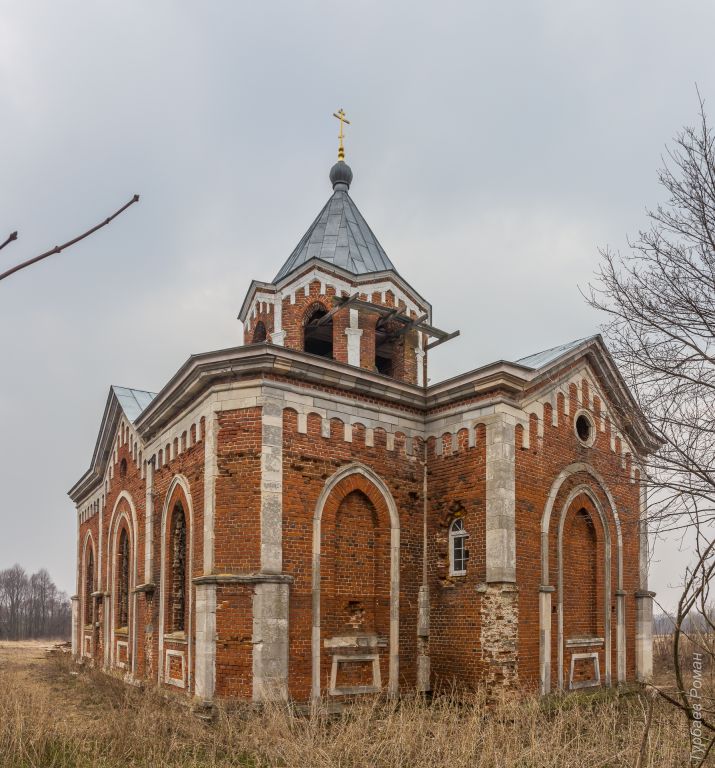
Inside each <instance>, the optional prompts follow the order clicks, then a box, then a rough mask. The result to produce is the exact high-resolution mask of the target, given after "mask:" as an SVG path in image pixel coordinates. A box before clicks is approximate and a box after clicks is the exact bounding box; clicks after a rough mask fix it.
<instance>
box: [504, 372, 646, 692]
mask: <svg viewBox="0 0 715 768" xmlns="http://www.w3.org/2000/svg"><path fill="white" fill-rule="evenodd" d="M569 400H570V403H569V412H570V415H565V414H564V412H563V411H564V398H563V396H562V395H559V396H558V398H557V407H558V409H559V416H558V425H557V426H554V425H553V423H552V409H551V406H549V405H548V404H547V405H546V406H545V407H544V425H543V430H544V434H543V438H540V437H539V436H538V421H537V419H536V417H535V416H532V420H531V424H530V435H529V447H528V448H526V447H525V445H524V443H523V442H522V431H521V428H520V427H517V436H516V547H517V558H516V561H517V582H518V587H519V678H520V680H521V682H522V683H526V684H529V685H536V684H537V683H538V679H539V633H538V632H537V631H535V627H538V626H539V602H538V599H539V585H540V583H541V552H540V540H541V520H542V515H543V512H544V508H545V506H546V501H547V498H548V495H549V492H550V490H551V486H552V484H553V483H554V481H555V480H556V478H557V477H558V476H559V474H560V472H561V471H562V470H563V469H564V468H565V467H567V466H568V465H570V464H573V463H576V462H583V463H586V464H588V465H590V466H591V467H593V469H594V470H595V471H596V472H597V473H598V474H599V475H600V476H601V478H603V480H604V482H605V484H606V485H607V487H608V489H609V490H610V492H611V493H612V495H613V497H614V499H615V503H616V506H617V510H618V514H619V517H620V522H621V532H622V537H623V588H624V590H625V591H626V597H625V614H626V650H627V661H626V672H627V677H628V679H632V678H633V677H634V676H635V591H636V590H637V589H638V572H639V565H638V564H639V538H638V514H639V485H638V483H634V482H631V479H630V459H628V460H627V461H626V462H625V464H626V466H625V467H623V466H622V464H621V456H620V454H619V451H620V445H618V444H617V446H616V448H617V451H616V452H613V451H612V450H611V447H610V442H611V426H610V424H609V423H608V422H607V421H606V422H605V426H606V429H605V432H601V430H600V424H601V420H602V413H601V410H602V409H601V405H600V403H599V402H598V400H597V399H596V400H595V402H594V403H593V405H592V408H591V410H590V413H591V415H592V417H593V419H594V422H595V424H596V427H597V429H596V439H595V442H594V444H593V446H592V447H586V446H584V445H582V443H581V442H580V441H579V440H578V439H577V437H576V434H575V430H574V415H575V413H576V411H577V410H578V409H579V408H580V407H581V406H580V404H579V402H578V400H577V391H576V387H575V386H572V387H571V390H570V393H569ZM617 443H619V441H617ZM581 483H584V484H586V485H587V486H588V487H589V488H590V489H591V490H592V491H593V493H594V494H595V496H596V497H597V498H598V500H599V502H600V504H601V506H602V508H603V509H604V512H605V514H606V517H607V519H608V530H609V533H610V539H611V594H610V595H608V596H602V595H599V596H598V602H599V605H600V606H602V605H603V600H604V599H606V597H607V599H608V602H609V605H610V606H611V649H612V661H611V669H612V675H613V680H614V681H615V679H616V612H615V605H616V595H615V592H616V588H617V546H616V542H617V530H616V526H615V523H614V522H613V515H612V512H611V507H610V503H609V501H608V498H607V497H606V495H605V494H604V493H603V491H602V490H601V489H600V488H599V486H598V483H597V482H596V481H595V480H594V479H593V478H592V477H591V475H589V474H587V473H580V474H578V475H575V476H573V477H571V478H570V479H569V480H568V481H566V482H565V483H564V484H563V485H562V486H561V489H560V491H559V493H558V495H557V498H556V502H555V504H554V508H553V512H552V515H551V520H550V533H549V543H550V554H549V566H550V585H551V586H556V583H557V581H556V579H557V571H556V568H557V555H558V550H557V535H558V521H559V515H560V512H561V509H562V507H563V505H564V503H565V501H566V499H567V497H568V495H569V494H570V492H571V491H572V490H573V489H574V488H575V487H576V486H577V485H579V484H581ZM589 504H590V502H589ZM583 506H586V507H587V509H588V510H589V513H592V514H591V516H592V518H593V519H595V520H597V519H598V515H597V513H596V512H595V510H593V508H592V506H588V504H586V502H584V503H583ZM599 528H600V523H597V525H596V533H597V535H598V530H599ZM568 546H571V545H568ZM572 549H573V548H572ZM598 552H599V554H598V557H599V563H602V562H603V554H602V553H603V550H602V548H599V550H598ZM601 570H602V569H601V567H600V564H599V566H598V570H597V572H598V571H601ZM573 578H574V579H576V580H577V583H576V584H573V583H571V584H570V585H569V588H571V587H577V588H586V590H588V588H589V587H587V585H586V584H585V583H584V579H585V576H584V574H581V575H580V576H579V575H578V574H574V575H573ZM600 589H601V590H602V589H603V586H602V582H601V587H600ZM556 602H557V594H556V593H553V594H552V611H553V613H552V619H553V621H552V643H553V652H552V670H553V672H552V684H555V681H556V675H557V668H556V658H557V657H556V642H557V641H556V636H557V632H556V613H555V608H556ZM588 610H590V608H589V609H588ZM599 613H600V615H602V612H601V611H599ZM579 620H580V621H586V619H585V617H584V616H581V618H580V619H577V621H579ZM565 656H567V654H566V653H565ZM603 671H604V669H603V657H602V668H601V674H602V675H603ZM565 679H566V681H567V680H568V678H567V677H566V678H565Z"/></svg>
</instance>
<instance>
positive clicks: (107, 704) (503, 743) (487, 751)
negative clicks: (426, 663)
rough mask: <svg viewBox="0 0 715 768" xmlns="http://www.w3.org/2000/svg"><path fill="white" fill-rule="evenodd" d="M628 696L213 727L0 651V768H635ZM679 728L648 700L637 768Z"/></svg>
mask: <svg viewBox="0 0 715 768" xmlns="http://www.w3.org/2000/svg"><path fill="white" fill-rule="evenodd" d="M644 716H645V712H644V706H643V702H642V700H641V698H640V697H639V696H638V695H635V694H631V695H625V696H617V695H614V694H611V693H609V692H600V693H597V694H595V695H594V694H592V695H589V696H585V695H583V696H573V695H572V696H568V697H565V698H562V699H557V698H549V699H539V698H537V697H534V696H527V695H525V696H521V697H519V698H518V700H515V701H511V702H509V703H505V704H503V705H500V706H498V707H495V708H492V709H488V708H487V707H485V705H484V702H483V701H482V700H480V699H479V698H478V697H474V698H473V699H470V700H469V701H461V702H458V701H457V700H456V699H455V698H453V697H444V698H440V699H438V700H436V701H435V702H433V703H432V704H431V705H429V706H428V705H426V704H424V703H423V702H422V701H421V700H420V699H418V698H406V699H403V700H401V701H400V702H398V703H394V704H388V703H385V702H384V701H378V700H370V701H364V702H363V703H361V704H360V705H357V706H354V707H352V708H351V709H349V710H348V711H347V712H346V713H345V714H343V715H342V716H340V717H333V718H327V717H320V716H315V717H302V716H300V715H298V714H296V713H291V712H288V711H286V709H285V708H279V707H275V708H269V709H267V710H263V711H261V712H258V711H256V710H254V709H252V708H250V707H242V708H237V709H234V710H232V711H225V710H222V711H221V712H219V714H218V716H217V719H216V721H215V722H214V723H205V722H202V721H200V720H199V719H197V718H196V717H195V716H194V715H193V714H192V713H191V712H190V711H189V710H188V709H187V708H186V707H185V706H184V705H180V704H177V703H176V702H174V701H172V700H167V699H165V698H163V697H162V696H160V695H158V694H157V693H156V692H154V691H141V690H137V689H134V688H129V687H127V686H125V685H124V684H123V683H121V682H118V681H116V680H114V679H112V678H109V677H107V676H105V675H103V674H101V673H98V672H94V671H91V670H88V669H82V670H81V671H80V672H79V673H77V669H76V668H75V666H74V665H73V664H72V662H71V660H70V659H68V658H67V657H66V656H62V655H57V654H55V655H49V656H48V655H46V654H45V653H44V652H43V650H42V648H41V647H40V646H37V645H33V646H30V647H29V648H24V649H20V648H16V647H13V648H8V647H3V646H0V765H1V766H2V767H3V768H5V767H7V768H19V767H20V766H22V767H23V768H25V767H29V766H42V768H55V767H56V768H67V767H69V766H83V767H84V766H93V767H94V766H97V767H99V768H102V767H106V768H114V767H115V766H116V767H117V768H119V766H121V768H130V767H131V766H147V767H149V766H151V767H152V768H154V767H155V766H156V767H159V766H167V767H168V766H172V767H173V766H176V767H177V768H178V767H179V766H180V767H181V768H188V767H189V766H196V767H198V766H219V767H221V768H223V767H224V766H255V767H258V766H290V767H293V766H295V768H306V766H316V767H318V768H322V767H325V768H327V767H328V766H340V767H341V768H348V767H353V766H379V767H381V768H382V767H383V766H384V767H385V768H386V767H387V766H390V767H391V766H422V767H423V768H430V767H432V766H450V768H461V767H462V766H465V767H466V766H469V768H480V767H483V768H486V766H490V768H491V766H518V767H520V768H540V767H541V766H544V767H546V766H548V767H549V768H552V767H554V766H564V767H566V766H569V767H573V768H588V766H599V767H600V766H633V765H635V762H636V757H637V753H638V751H639V749H640V743H641V737H642V731H643V722H644ZM687 762H688V742H687V736H686V732H685V728H684V723H683V720H682V718H681V717H679V716H676V715H674V713H673V711H672V710H671V709H669V708H668V707H667V706H666V705H664V704H662V703H661V702H656V706H655V710H654V716H653V725H652V729H651V733H650V739H649V742H648V744H647V754H646V759H645V762H644V763H643V766H653V767H655V766H658V768H667V767H668V766H682V765H686V764H687Z"/></svg>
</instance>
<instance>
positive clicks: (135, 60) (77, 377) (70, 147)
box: [0, 0, 715, 601]
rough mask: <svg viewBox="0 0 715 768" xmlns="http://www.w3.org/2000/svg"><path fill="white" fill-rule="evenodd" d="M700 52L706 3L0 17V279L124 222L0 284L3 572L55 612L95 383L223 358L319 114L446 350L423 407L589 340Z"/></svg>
mask: <svg viewBox="0 0 715 768" xmlns="http://www.w3.org/2000/svg"><path fill="white" fill-rule="evenodd" d="M713 29H715V6H713V5H712V4H711V3H706V2H703V1H702V0H697V1H693V0H684V2H679V3H677V4H676V3H672V2H659V1H657V0H649V1H648V2H604V1H603V0H601V1H600V2H573V1H571V2H566V1H563V2H525V1H523V2H502V3H495V2H485V1H484V0H481V1H480V2H475V0H471V1H469V2H445V0H442V1H441V2H439V3H427V2H421V3H418V2H415V0H411V2H390V1H389V0H381V1H380V2H367V1H360V0H354V1H353V2H349V3H348V2H335V0H333V1H332V2H296V1H295V0H294V1H293V2H285V3H284V2H276V1H275V0H274V2H271V3H261V2H237V1H236V0H232V1H231V2H228V1H226V2H218V1H216V2H210V1H208V0H207V1H206V2H201V3H196V2H188V0H186V1H181V0H173V1H171V2H170V1H169V0H152V2H136V1H134V0H125V1H124V2H121V3H117V2H115V1H113V2H105V1H103V0H93V2H64V1H62V0H51V2H50V1H48V2H34V1H33V0H23V1H22V2H17V1H15V2H7V1H6V0H0V105H2V108H1V110H0V114H1V115H2V129H3V130H2V133H1V134H0V158H1V164H0V240H4V235H6V234H7V233H9V232H10V231H12V230H14V229H18V230H19V231H20V239H19V240H18V242H17V243H15V244H14V245H12V246H9V247H8V248H6V249H4V250H3V251H2V252H1V253H0V271H1V270H2V269H3V268H5V267H6V266H9V265H10V264H11V263H14V261H17V260H20V259H23V258H27V257H29V256H32V255H35V254H36V253H38V252H40V251H42V250H45V249H46V248H47V247H49V246H52V245H54V244H56V243H58V242H62V241H63V240H65V239H67V238H68V237H70V236H72V235H74V234H76V233H78V232H80V231H82V230H83V229H85V228H87V227H88V226H90V225H92V224H94V223H96V222H98V221H99V220H100V219H102V218H104V217H105V216H106V215H108V214H109V213H110V212H112V211H113V210H115V209H116V208H118V207H119V206H120V205H121V204H122V203H123V202H125V201H126V200H128V199H129V198H130V197H131V195H133V194H134V193H135V192H137V193H140V194H141V196H142V198H141V202H140V203H139V205H137V206H134V207H132V208H131V209H130V210H129V211H128V212H127V213H125V214H124V215H123V216H122V217H120V218H119V219H118V220H117V221H115V222H114V223H113V224H111V225H110V227H109V228H106V229H104V230H103V231H101V232H100V233H98V234H96V235H94V236H93V237H92V238H90V239H88V240H87V241H85V242H83V243H81V244H80V245H78V246H77V247H75V248H73V249H72V250H70V251H67V252H66V253H64V254H62V255H60V256H57V257H53V258H51V259H49V260H47V261H45V262H43V263H41V264H40V265H37V266H35V267H33V268H31V269H29V270H26V271H24V272H21V273H19V274H17V275H15V276H13V277H12V278H10V279H9V280H7V281H3V282H2V283H0V350H1V355H2V356H1V357H0V373H1V375H0V429H1V432H0V468H1V470H0V472H1V475H0V476H1V477H2V488H3V494H2V503H1V504H0V522H1V523H2V529H1V531H2V533H0V567H5V566H8V565H11V564H12V563H14V562H16V561H17V562H20V563H21V564H23V565H24V566H25V567H26V568H27V569H28V570H35V569H37V568H39V567H41V566H46V567H47V568H49V570H50V572H51V574H52V576H53V577H54V578H55V580H56V582H57V583H58V585H59V586H60V587H61V588H63V589H65V590H67V591H68V592H69V593H72V592H74V589H75V584H74V559H75V536H76V518H75V514H74V508H73V506H72V504H71V502H70V501H69V499H68V497H67V495H66V492H67V490H68V488H69V487H70V486H71V485H72V484H73V483H74V482H75V481H76V480H77V479H78V478H79V476H80V475H81V474H82V473H83V472H84V471H85V470H86V468H87V466H88V463H89V459H90V457H91V453H92V450H93V447H94V444H95V440H96V437H97V432H98V429H99V425H100V418H101V416H102V411H103V408H104V404H105V401H106V397H107V393H108V388H109V386H110V384H119V385H123V386H131V387H137V388H140V389H149V390H154V391H156V390H158V389H160V388H161V387H162V385H163V384H164V383H165V382H166V380H167V379H168V378H169V377H170V376H171V374H173V373H174V372H175V370H176V369H177V368H178V367H179V366H180V365H181V364H182V363H183V362H184V360H185V359H186V358H187V357H188V355H189V354H191V353H194V352H201V351H206V350H210V349H219V348H223V347H229V346H234V345H236V344H238V343H240V340H241V329H240V323H239V322H238V321H237V320H236V319H235V318H236V314H237V312H238V309H239V307H240V304H241V302H242V300H243V297H244V295H245V291H246V289H247V287H248V284H249V281H250V280H251V279H252V278H257V279H260V280H270V279H271V278H272V277H273V276H274V274H275V273H276V271H277V270H278V268H279V267H280V265H281V264H282V262H283V261H284V260H285V259H286V257H287V256H288V255H289V253H290V252H291V250H292V249H293V247H294V246H295V244H296V243H297V241H298V240H299V238H300V236H301V235H302V234H303V232H304V231H305V229H307V227H308V225H309V224H310V223H311V221H312V220H313V218H314V216H315V215H316V214H317V212H318V211H319V210H320V208H321V207H322V205H323V204H324V203H325V201H326V199H327V197H328V196H329V194H330V192H331V189H330V185H329V182H328V178H327V175H328V170H329V169H330V166H331V165H332V163H333V162H334V160H335V152H336V143H337V140H336V135H337V128H338V126H337V121H336V120H334V119H333V118H332V117H331V114H332V112H333V111H335V110H336V109H337V108H338V107H343V108H344V109H345V110H346V112H347V114H348V117H349V118H350V119H351V120H352V125H351V126H350V127H349V128H347V129H346V131H347V139H346V150H347V158H346V159H347V161H348V162H349V163H350V165H351V166H352V168H353V171H354V174H355V180H354V182H353V185H352V188H351V194H352V196H353V198H354V200H355V201H356V203H357V204H358V206H359V207H360V209H361V211H362V212H363V214H364V215H365V217H366V218H367V220H368V222H369V223H370V225H371V227H372V228H373V230H374V232H375V233H376V235H377V237H378V238H379V240H380V242H381V243H382V245H383V246H384V248H385V249H386V251H387V253H388V255H389V256H390V258H391V259H392V261H393V263H394V264H395V265H396V267H397V269H398V270H399V271H400V273H401V274H402V275H403V276H404V277H405V278H406V279H407V280H409V281H410V282H411V283H412V284H413V285H414V287H415V288H416V289H417V290H418V291H420V292H421V293H422V294H423V295H424V296H425V297H426V298H427V299H428V300H430V301H431V302H432V304H433V307H434V322H435V324H436V325H438V326H439V327H441V328H445V329H447V330H452V329H455V328H459V329H461V331H462V335H461V337H460V338H459V339H458V340H456V341H453V342H450V343H449V344H446V345H444V346H443V347H440V349H439V350H438V351H435V352H434V353H433V354H432V356H431V371H430V377H431V379H432V381H436V380H438V379H440V378H444V377H446V376H449V375H452V374H456V373H458V372H460V371H463V370H467V369H469V368H473V367H475V366H477V365H478V364H481V363H485V362H489V361H490V360H493V359H495V358H507V359H515V358H518V357H521V356H523V355H526V354H529V353H531V352H535V351H538V350H540V349H544V348H548V347H551V346H554V345H556V344H559V343H561V342H565V341H568V340H571V339H574V338H580V337H583V336H586V335H589V334H592V333H594V332H596V331H597V330H598V326H599V323H600V322H601V320H602V318H600V317H599V316H598V315H597V314H595V313H594V312H593V311H592V310H590V309H589V308H588V307H586V306H585V304H584V301H583V299H582V297H581V296H580V294H579V290H578V287H579V286H582V287H583V286H586V285H587V283H588V282H589V280H591V279H592V276H593V273H594V271H595V269H596V268H597V266H598V261H599V256H598V251H597V249H598V247H599V246H603V245H606V244H609V245H612V246H614V247H624V246H625V240H626V236H627V235H628V234H629V233H630V234H635V233H636V232H637V230H638V228H639V227H642V226H643V225H644V223H645V216H644V209H645V207H646V206H653V205H654V204H657V203H658V202H659V201H660V200H661V199H662V193H661V191H660V189H659V187H658V186H657V183H656V171H657V168H658V166H659V164H660V159H661V155H662V153H663V151H664V147H665V145H666V144H667V142H668V141H669V140H670V139H671V138H672V136H673V135H674V134H675V133H676V132H677V131H678V130H679V128H681V127H682V126H683V125H685V124H688V123H692V122H693V121H694V120H695V118H696V111H697V101H696V94H695V87H694V83H695V82H696V81H697V83H698V85H699V87H700V90H701V93H702V95H703V96H704V98H705V99H706V103H707V104H710V105H713V106H712V108H711V109H710V114H711V116H712V115H715V57H713V53H712V32H713ZM676 550H677V544H675V543H672V542H671V543H669V544H668V545H667V547H660V548H659V549H658V550H657V552H656V563H655V564H654V566H653V574H652V578H651V584H652V587H653V588H655V589H657V590H658V591H659V593H660V596H661V597H665V596H666V595H667V590H666V587H667V584H668V583H669V582H673V581H675V580H676V579H677V575H678V571H679V567H680V566H679V563H680V562H681V561H682V560H683V555H682V554H681V555H678V554H677V552H676ZM666 559H667V565H666V563H665V560H666ZM665 599H666V601H667V600H668V598H667V597H665Z"/></svg>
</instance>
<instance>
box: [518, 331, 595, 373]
mask: <svg viewBox="0 0 715 768" xmlns="http://www.w3.org/2000/svg"><path fill="white" fill-rule="evenodd" d="M595 338H597V336H586V337H585V338H583V339H576V341H570V342H568V344H561V345H560V346H558V347H552V348H551V349H545V350H544V351H543V352H537V353H536V354H533V355H529V356H528V357H522V358H521V359H520V360H515V361H514V362H516V363H518V364H519V365H523V366H524V367H525V368H533V369H534V370H535V371H536V370H538V369H539V368H543V367H544V366H546V365H549V364H550V363H553V362H554V360H556V359H558V358H559V357H561V356H562V355H565V354H567V353H568V352H571V350H573V349H576V347H578V346H580V345H581V344H583V343H584V342H586V341H591V339H595Z"/></svg>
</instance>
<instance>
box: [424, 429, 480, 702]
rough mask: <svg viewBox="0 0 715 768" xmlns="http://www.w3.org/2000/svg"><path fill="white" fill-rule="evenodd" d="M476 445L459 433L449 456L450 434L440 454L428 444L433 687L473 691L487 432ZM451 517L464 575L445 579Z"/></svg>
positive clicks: (477, 659)
mask: <svg viewBox="0 0 715 768" xmlns="http://www.w3.org/2000/svg"><path fill="white" fill-rule="evenodd" d="M475 435H476V441H475V443H476V444H475V446H474V447H472V448H470V447H469V446H468V432H467V430H466V429H464V430H461V431H460V432H459V433H458V434H457V437H456V446H455V447H456V451H455V452H452V439H451V436H449V435H446V436H445V437H444V438H442V442H443V448H444V450H443V453H442V455H441V456H440V455H436V454H435V450H434V449H435V440H434V439H430V440H429V441H428V468H429V474H428V479H429V491H428V493H429V510H430V512H429V534H428V557H429V578H430V591H431V612H430V639H429V646H430V654H431V671H432V686H433V688H434V689H439V688H444V687H451V686H452V685H456V686H457V687H467V688H468V687H473V686H475V685H477V684H478V682H479V679H480V678H481V676H482V673H483V665H482V661H481V652H480V632H481V622H480V601H481V598H480V594H479V593H478V592H477V585H478V584H480V583H483V582H484V580H485V578H486V560H485V556H486V549H485V535H486V533H485V532H486V434H485V428H484V426H483V425H478V426H477V427H476V430H475ZM456 517H461V518H462V519H463V520H464V527H465V529H466V531H467V533H469V539H468V541H467V549H468V550H469V560H468V561H467V574H466V575H465V576H450V575H449V526H450V525H451V523H452V521H453V520H454V519H455V518H456Z"/></svg>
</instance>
